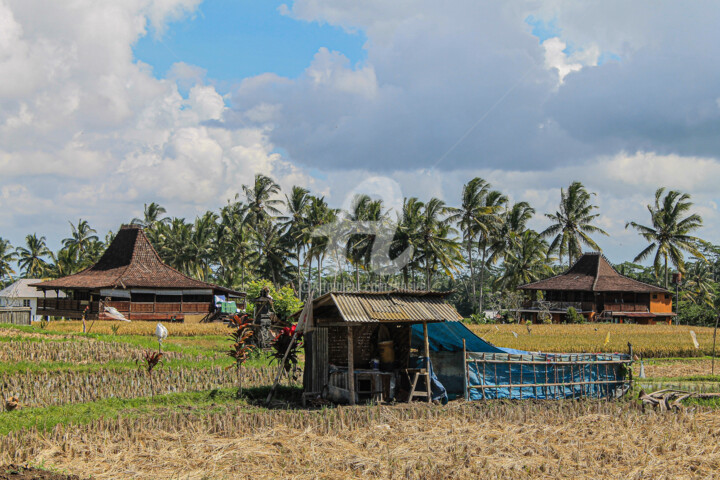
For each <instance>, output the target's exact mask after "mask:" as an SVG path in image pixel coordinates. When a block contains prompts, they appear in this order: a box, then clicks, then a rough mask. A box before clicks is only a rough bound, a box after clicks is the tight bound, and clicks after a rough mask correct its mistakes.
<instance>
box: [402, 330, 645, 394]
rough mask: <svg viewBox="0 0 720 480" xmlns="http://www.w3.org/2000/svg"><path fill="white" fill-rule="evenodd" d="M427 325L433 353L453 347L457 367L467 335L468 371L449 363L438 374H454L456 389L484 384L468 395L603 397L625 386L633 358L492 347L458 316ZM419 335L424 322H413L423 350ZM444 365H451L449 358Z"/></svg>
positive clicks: (414, 338) (447, 378)
mask: <svg viewBox="0 0 720 480" xmlns="http://www.w3.org/2000/svg"><path fill="white" fill-rule="evenodd" d="M427 327H428V341H429V346H430V351H431V356H433V355H436V356H437V355H439V356H443V355H445V356H447V355H451V356H453V355H454V354H453V352H455V354H459V357H457V359H456V360H452V364H455V363H456V362H459V365H460V367H461V368H462V366H463V365H464V363H463V362H464V360H463V358H462V349H463V340H465V347H466V352H467V357H468V358H467V364H466V365H467V373H466V374H465V375H463V376H462V377H464V378H462V377H459V375H462V373H461V372H462V370H461V371H460V372H458V373H455V369H456V368H457V367H456V368H455V369H452V368H451V370H452V373H451V372H445V371H444V370H443V369H442V368H441V369H440V370H438V371H437V375H438V376H439V377H441V378H445V380H443V381H447V382H450V380H455V377H458V378H457V380H458V381H459V382H460V383H459V385H457V386H456V387H455V388H452V389H448V392H449V393H452V394H457V393H459V392H456V391H455V390H458V389H459V387H460V386H461V385H463V384H464V383H465V382H467V385H469V386H485V387H486V388H468V389H467V394H468V398H469V399H471V400H480V399H491V398H517V399H520V398H536V399H553V398H576V397H581V396H582V397H591V398H607V397H614V396H617V395H619V394H620V393H621V392H622V391H624V389H626V388H627V383H625V382H624V379H625V378H626V376H627V371H628V369H627V365H629V363H630V362H631V359H630V357H629V355H621V354H600V353H598V354H555V353H550V354H544V353H530V352H526V351H523V350H515V349H512V348H502V347H496V346H495V345H493V344H491V343H489V342H486V341H485V340H483V339H482V338H480V337H478V336H477V335H475V334H474V333H473V332H472V331H470V329H469V328H467V327H466V326H465V325H464V324H463V323H462V322H442V323H430V324H428V326H427ZM423 337H424V336H423V327H422V325H413V327H412V346H413V347H414V348H417V349H418V350H419V351H420V352H423V345H424V338H423ZM434 352H437V353H434ZM441 352H450V353H449V354H443V353H441ZM445 365H446V368H449V367H448V364H447V361H446V362H445ZM450 366H452V365H450ZM458 381H455V382H454V383H458ZM450 383H452V382H450ZM510 385H512V387H510ZM524 385H535V386H524ZM537 385H540V386H537ZM488 387H489V388H488Z"/></svg>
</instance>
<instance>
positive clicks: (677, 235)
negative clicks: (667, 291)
mask: <svg viewBox="0 0 720 480" xmlns="http://www.w3.org/2000/svg"><path fill="white" fill-rule="evenodd" d="M664 192H665V188H658V189H657V191H656V192H655V205H648V206H647V209H648V211H649V212H650V220H651V222H652V223H651V226H645V225H640V224H639V223H635V222H628V223H627V224H626V225H625V228H628V227H632V228H634V229H635V230H637V231H638V233H640V235H641V236H642V237H643V238H644V239H645V240H647V241H648V242H650V245H648V246H647V247H646V248H645V249H644V250H643V251H642V252H640V253H639V254H638V255H637V256H636V257H635V259H634V260H633V262H641V261H643V260H644V259H645V258H647V257H648V256H649V255H650V254H651V253H652V252H653V250H655V257H654V258H653V267H654V268H655V275H656V276H657V277H658V278H659V277H660V269H661V266H662V265H663V263H664V269H665V288H668V284H669V270H668V258H669V259H670V261H671V262H672V264H673V265H675V267H676V268H677V269H678V271H680V272H683V273H684V272H685V262H684V260H683V253H682V252H683V251H685V252H688V253H690V254H691V255H694V256H695V257H698V258H702V259H703V260H704V259H705V258H704V257H703V255H702V253H701V252H700V250H699V249H698V246H699V245H700V244H701V243H702V240H700V239H699V238H697V237H693V236H691V235H690V233H691V232H693V231H695V230H697V229H698V228H700V227H702V217H700V215H698V214H696V213H695V214H692V215H689V216H687V217H685V218H683V215H685V214H686V213H687V212H688V211H689V210H690V209H691V208H692V205H693V204H692V202H691V201H690V195H688V194H687V193H681V192H678V191H676V190H670V191H669V192H668V193H667V195H665V197H664V198H663V193H664Z"/></svg>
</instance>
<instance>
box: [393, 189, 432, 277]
mask: <svg viewBox="0 0 720 480" xmlns="http://www.w3.org/2000/svg"><path fill="white" fill-rule="evenodd" d="M423 207H424V204H423V202H421V201H419V200H418V199H417V198H416V197H410V198H405V199H404V200H403V208H402V215H401V216H400V218H399V219H398V222H397V231H396V233H395V236H394V238H393V243H392V246H391V247H390V254H391V255H392V256H393V258H397V257H398V256H399V255H401V254H402V252H404V251H406V250H408V249H410V251H411V252H412V255H411V257H410V262H409V263H408V264H406V265H403V267H402V275H403V284H404V286H405V288H408V281H409V277H410V273H412V278H413V282H412V283H413V288H414V286H415V268H416V267H417V259H418V255H417V252H418V246H419V244H420V233H419V232H420V223H421V218H422V210H423ZM408 268H409V269H410V270H411V272H408Z"/></svg>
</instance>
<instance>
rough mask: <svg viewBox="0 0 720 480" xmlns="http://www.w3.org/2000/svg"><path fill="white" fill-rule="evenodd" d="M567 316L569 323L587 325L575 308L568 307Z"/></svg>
mask: <svg viewBox="0 0 720 480" xmlns="http://www.w3.org/2000/svg"><path fill="white" fill-rule="evenodd" d="M566 315H567V322H568V323H585V317H584V316H583V315H582V314H580V313H578V311H577V310H575V308H574V307H568V309H567V314H566Z"/></svg>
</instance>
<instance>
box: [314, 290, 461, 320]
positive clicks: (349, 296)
mask: <svg viewBox="0 0 720 480" xmlns="http://www.w3.org/2000/svg"><path fill="white" fill-rule="evenodd" d="M428 293H431V294H429V295H428ZM443 293H444V294H443ZM447 293H449V292H408V291H401V292H394V291H392V292H332V293H329V294H327V295H323V296H322V297H318V298H316V299H315V300H314V302H313V303H314V304H318V303H321V302H322V301H324V300H326V299H327V298H328V297H329V298H330V299H331V300H332V303H334V304H335V306H336V307H337V309H338V311H339V312H340V316H341V317H342V319H343V320H344V321H346V322H351V323H364V322H407V323H420V322H444V321H451V320H461V319H462V317H461V316H460V314H459V313H458V312H457V311H456V310H455V308H454V307H453V306H452V305H450V304H448V303H445V301H444V297H445V295H447Z"/></svg>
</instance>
